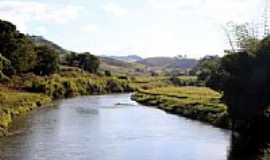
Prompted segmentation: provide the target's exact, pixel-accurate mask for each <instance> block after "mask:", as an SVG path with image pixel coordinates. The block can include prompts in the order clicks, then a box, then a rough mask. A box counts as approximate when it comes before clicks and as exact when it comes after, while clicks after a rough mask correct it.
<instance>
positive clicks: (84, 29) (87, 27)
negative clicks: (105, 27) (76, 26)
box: [80, 24, 97, 33]
mask: <svg viewBox="0 0 270 160" xmlns="http://www.w3.org/2000/svg"><path fill="white" fill-rule="evenodd" d="M80 29H81V31H82V32H87V33H93V32H96V31H97V26H96V25H94V24H87V25H85V26H82V27H81V28H80Z"/></svg>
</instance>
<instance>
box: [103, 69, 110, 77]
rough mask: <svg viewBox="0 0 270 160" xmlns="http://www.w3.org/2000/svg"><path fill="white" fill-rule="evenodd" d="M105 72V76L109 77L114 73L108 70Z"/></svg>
mask: <svg viewBox="0 0 270 160" xmlns="http://www.w3.org/2000/svg"><path fill="white" fill-rule="evenodd" d="M104 74H105V76H108V77H110V76H112V73H111V72H110V71H108V70H106V71H104Z"/></svg>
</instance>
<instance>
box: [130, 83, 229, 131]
mask: <svg viewBox="0 0 270 160" xmlns="http://www.w3.org/2000/svg"><path fill="white" fill-rule="evenodd" d="M220 98H221V95H220V94H219V93H217V92H215V91H213V90H211V89H209V88H206V87H175V86H171V87H161V88H154V89H149V90H139V91H137V92H136V93H135V94H133V95H132V99H133V100H135V101H137V102H138V103H141V104H144V105H148V106H157V107H158V108H160V109H162V110H165V111H167V112H169V113H173V114H178V115H180V116H184V117H187V118H190V119H194V120H199V121H202V122H206V123H209V124H211V125H214V126H217V127H220V128H230V126H231V124H230V120H229V117H228V114H227V110H226V106H225V105H224V104H222V103H221V102H220Z"/></svg>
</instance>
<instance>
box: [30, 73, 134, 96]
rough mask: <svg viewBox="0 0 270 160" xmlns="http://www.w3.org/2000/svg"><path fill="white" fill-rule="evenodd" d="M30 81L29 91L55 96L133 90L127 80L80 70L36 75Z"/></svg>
mask: <svg viewBox="0 0 270 160" xmlns="http://www.w3.org/2000/svg"><path fill="white" fill-rule="evenodd" d="M29 82H30V83H28V84H27V86H26V88H27V89H28V90H29V91H32V92H38V93H44V94H46V95H49V96H50V97H53V98H65V97H73V96H78V95H91V94H103V93H115V92H128V91H131V90H132V88H131V87H130V86H129V84H128V82H127V81H126V80H119V79H116V78H114V77H99V76H96V75H90V74H87V73H78V72H65V73H61V74H60V75H58V74H54V75H51V76H49V77H47V78H43V77H38V76H35V77H32V78H31V79H30V80H29Z"/></svg>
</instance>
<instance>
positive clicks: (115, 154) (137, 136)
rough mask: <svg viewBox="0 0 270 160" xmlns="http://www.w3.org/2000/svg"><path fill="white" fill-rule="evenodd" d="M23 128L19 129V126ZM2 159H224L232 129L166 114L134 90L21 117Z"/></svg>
mask: <svg viewBox="0 0 270 160" xmlns="http://www.w3.org/2000/svg"><path fill="white" fill-rule="evenodd" d="M17 126H19V127H17ZM13 128H16V130H19V131H20V132H19V133H17V134H14V135H11V136H8V137H3V138H0V159H3V160H163V159H164V160H165V159H167V160H170V159H171V160H177V159H179V160H180V159H182V160H211V159H213V160H225V159H227V154H228V150H229V146H230V131H227V130H223V129H218V128H214V127H211V126H209V125H206V124H203V123H200V122H197V121H192V120H187V119H185V118H182V117H179V116H176V115H171V114H167V113H166V112H164V111H161V110H159V109H155V108H151V107H145V106H142V105H139V104H137V103H136V102H133V101H131V100H130V94H117V95H105V96H86V97H77V98H73V99H68V100H62V101H59V102H58V103H57V104H56V105H55V107H48V108H42V109H40V110H38V111H35V112H34V113H31V114H29V115H27V116H25V117H21V118H20V119H17V120H16V122H15V123H14V124H13Z"/></svg>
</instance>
